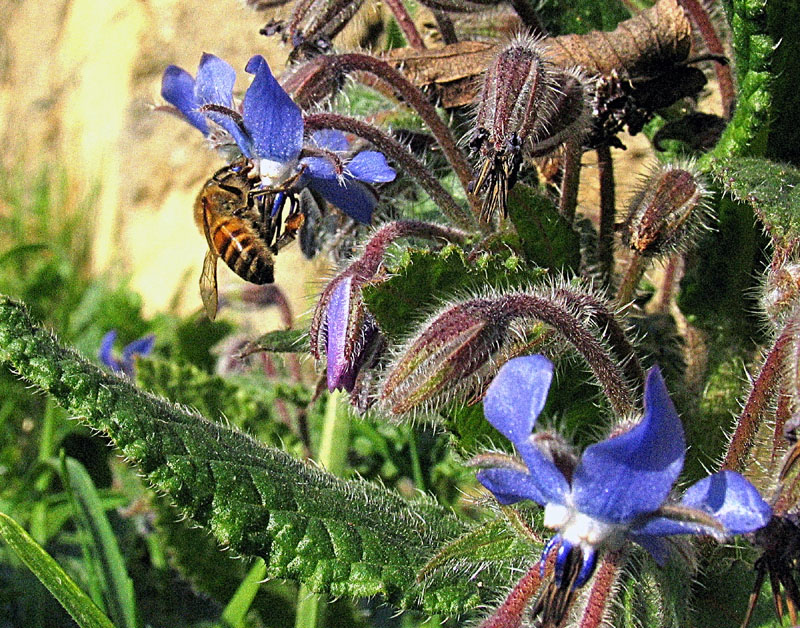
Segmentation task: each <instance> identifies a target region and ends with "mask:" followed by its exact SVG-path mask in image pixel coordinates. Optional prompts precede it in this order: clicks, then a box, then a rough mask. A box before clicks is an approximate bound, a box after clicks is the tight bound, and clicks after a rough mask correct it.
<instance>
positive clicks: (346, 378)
mask: <svg viewBox="0 0 800 628" xmlns="http://www.w3.org/2000/svg"><path fill="white" fill-rule="evenodd" d="M408 236H417V237H423V238H443V239H446V240H451V241H456V242H461V241H463V239H464V237H465V234H464V233H463V232H461V231H458V230H457V229H451V228H449V227H441V226H439V225H435V224H431V223H424V222H419V221H414V220H399V221H396V222H392V223H389V224H386V225H384V226H383V227H381V228H380V229H379V230H378V231H376V232H375V234H374V235H373V236H372V237H371V238H370V240H369V241H368V242H367V244H366V246H365V247H364V251H363V253H362V255H361V257H359V258H358V259H356V260H355V261H354V262H352V263H351V264H350V266H348V267H347V268H346V269H345V270H343V271H342V272H341V273H339V275H337V276H336V277H334V278H333V279H332V280H331V281H330V283H329V284H328V285H327V286H326V287H325V290H323V292H322V295H321V296H320V299H319V302H318V303H317V306H316V308H315V310H314V316H313V318H312V320H311V331H310V335H311V353H312V354H313V355H314V357H315V358H317V359H320V358H321V357H322V356H323V355H324V356H326V357H327V362H328V365H327V371H328V389H329V390H336V389H337V388H338V389H342V390H346V391H347V392H353V389H354V388H355V385H356V379H357V377H358V374H359V371H360V370H361V369H362V368H363V367H364V366H366V365H367V362H369V361H372V360H374V359H375V358H376V357H377V354H378V353H380V351H381V350H382V348H383V346H384V343H383V342H382V338H381V334H380V331H379V329H378V325H377V323H376V322H375V319H374V317H373V316H372V314H371V313H370V312H369V311H368V310H367V308H366V307H365V306H364V300H363V298H362V294H361V290H362V288H363V287H364V286H365V285H366V284H368V283H376V282H380V281H383V278H382V277H380V276H379V270H380V268H381V265H382V263H383V256H384V254H385V253H386V248H387V247H388V246H389V245H390V244H391V243H392V242H394V241H395V240H397V239H398V238H402V237H408Z"/></svg>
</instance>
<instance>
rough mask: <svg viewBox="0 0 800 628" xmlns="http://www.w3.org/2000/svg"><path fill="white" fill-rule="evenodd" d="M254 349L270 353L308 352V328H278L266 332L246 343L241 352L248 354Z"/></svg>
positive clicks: (254, 350)
mask: <svg viewBox="0 0 800 628" xmlns="http://www.w3.org/2000/svg"><path fill="white" fill-rule="evenodd" d="M256 351H270V352H272V353H300V352H304V353H305V352H308V330H306V329H278V330H275V331H270V332H267V333H266V334H264V335H263V336H261V337H260V338H258V339H257V340H254V341H253V342H251V343H250V344H248V345H247V347H245V350H244V351H243V353H244V354H250V353H254V352H256Z"/></svg>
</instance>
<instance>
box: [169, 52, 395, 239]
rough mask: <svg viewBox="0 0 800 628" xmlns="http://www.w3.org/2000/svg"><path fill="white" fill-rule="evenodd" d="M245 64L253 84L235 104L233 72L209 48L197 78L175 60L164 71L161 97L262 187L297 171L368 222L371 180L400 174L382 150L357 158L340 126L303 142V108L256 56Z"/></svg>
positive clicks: (304, 181) (309, 183)
mask: <svg viewBox="0 0 800 628" xmlns="http://www.w3.org/2000/svg"><path fill="white" fill-rule="evenodd" d="M245 70H246V71H247V72H249V73H250V74H253V75H254V78H253V82H252V83H251V84H250V87H249V88H248V89H247V92H246V93H245V95H244V100H243V101H242V102H241V103H240V104H237V103H235V101H234V99H233V85H234V83H235V82H236V72H235V71H234V69H233V68H232V67H231V66H230V65H229V64H228V63H226V62H225V61H223V60H222V59H220V58H219V57H216V56H214V55H212V54H208V53H206V54H204V55H203V56H202V58H201V59H200V65H199V67H198V70H197V78H196V79H195V78H193V77H192V76H191V75H190V74H189V73H188V72H187V71H186V70H183V69H181V68H179V67H177V66H174V65H171V66H169V67H167V69H166V70H165V71H164V76H163V79H162V83H161V95H162V96H163V97H164V99H165V100H166V101H167V102H169V103H170V104H172V105H173V106H174V107H175V108H176V109H177V110H178V111H179V112H180V113H181V114H182V115H183V117H184V118H186V120H187V121H188V122H189V123H190V124H192V125H193V126H194V127H196V128H197V129H198V130H199V131H201V132H202V133H203V134H204V135H206V136H207V137H208V138H209V139H210V140H211V142H212V144H213V145H215V146H216V147H218V148H221V149H223V150H224V151H225V152H226V153H228V156H229V157H231V158H232V157H233V155H232V154H231V153H232V152H233V153H235V152H236V149H237V148H238V151H239V152H241V154H242V155H244V156H245V157H247V158H248V159H250V160H252V162H253V164H254V165H255V172H256V173H257V174H258V175H259V176H260V178H261V184H262V185H263V186H264V187H276V186H280V185H282V184H285V183H287V182H288V181H291V180H292V179H293V178H294V177H299V178H298V179H297V181H295V182H294V186H295V187H303V186H308V187H309V188H311V189H312V190H315V191H317V192H318V193H319V194H320V195H321V196H322V197H323V198H325V200H327V201H329V202H330V203H332V204H333V205H335V206H336V207H338V208H339V209H341V210H342V211H343V212H345V213H346V214H347V215H348V216H351V217H352V218H355V219H356V220H358V221H360V222H364V223H368V222H369V221H370V219H371V217H372V210H373V209H374V208H375V206H376V204H377V202H378V199H377V196H376V194H375V191H374V190H373V189H372V188H371V187H370V185H368V184H375V183H385V182H389V181H393V180H394V178H395V176H396V173H395V171H394V170H393V169H392V168H391V167H389V165H388V164H387V163H386V157H384V155H383V153H380V152H377V151H371V150H365V151H361V152H359V153H357V154H355V155H353V156H351V154H350V145H349V142H348V141H347V139H346V138H345V136H344V134H342V133H341V132H340V131H334V130H328V131H318V132H316V133H315V134H314V136H313V138H312V140H313V141H312V142H310V143H308V144H304V141H303V135H304V133H303V132H304V126H303V114H302V112H301V111H300V108H299V107H298V106H297V105H296V104H295V103H294V102H293V101H292V99H291V98H290V97H289V95H288V94H287V93H286V92H285V91H284V90H283V88H282V87H281V86H280V84H279V83H278V81H277V80H276V79H275V77H274V76H273V75H272V71H271V70H270V68H269V65H268V64H267V62H266V60H265V59H264V58H263V57H262V56H260V55H256V56H254V57H252V58H251V59H250V61H249V62H248V63H247V66H246V67H245Z"/></svg>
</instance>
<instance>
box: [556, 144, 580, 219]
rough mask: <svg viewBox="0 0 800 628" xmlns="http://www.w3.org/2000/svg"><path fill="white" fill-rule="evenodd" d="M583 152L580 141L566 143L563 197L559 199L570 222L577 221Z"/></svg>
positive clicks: (563, 214)
mask: <svg viewBox="0 0 800 628" xmlns="http://www.w3.org/2000/svg"><path fill="white" fill-rule="evenodd" d="M581 154H582V153H581V144H580V142H579V141H575V140H568V141H567V142H566V143H565V144H564V169H563V173H562V176H561V197H560V198H559V200H558V211H559V213H560V214H561V215H562V216H563V217H564V219H565V220H566V221H567V222H568V223H570V224H572V223H573V222H574V221H575V208H576V207H577V206H578V186H579V184H580V180H581Z"/></svg>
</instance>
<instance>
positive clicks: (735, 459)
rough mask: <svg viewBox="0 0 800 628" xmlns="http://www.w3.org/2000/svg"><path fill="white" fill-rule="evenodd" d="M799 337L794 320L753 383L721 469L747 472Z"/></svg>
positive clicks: (779, 339)
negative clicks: (763, 425)
mask: <svg viewBox="0 0 800 628" xmlns="http://www.w3.org/2000/svg"><path fill="white" fill-rule="evenodd" d="M797 333H798V321H797V319H792V320H790V321H789V322H788V323H787V324H786V326H785V327H784V328H783V331H782V332H781V335H780V336H778V339H777V340H776V341H775V344H774V345H772V349H770V352H769V353H768V354H767V358H766V359H765V360H764V364H763V365H762V366H761V372H760V373H759V374H758V377H757V378H756V381H755V382H753V389H752V390H751V391H750V395H749V396H748V398H747V402H746V403H745V404H744V409H743V410H742V415H741V417H739V422H738V423H737V425H736V431H734V433H733V438H731V442H730V444H729V445H728V451H727V453H726V454H725V459H724V460H723V461H722V465H721V467H720V469H730V470H731V471H738V472H740V473H741V472H743V471H744V469H745V464H746V462H747V456H748V454H749V453H750V449H751V448H752V447H753V441H754V439H755V436H756V433H757V432H758V428H759V427H760V426H761V423H762V421H763V420H764V417H765V415H766V413H767V411H768V410H769V407H770V403H771V402H772V400H773V399H774V397H775V393H776V391H777V390H778V389H779V386H780V384H781V380H782V379H783V375H784V373H785V368H784V364H785V361H786V354H787V352H788V351H790V350H791V347H792V345H793V344H794V340H795V338H796V336H797Z"/></svg>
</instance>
